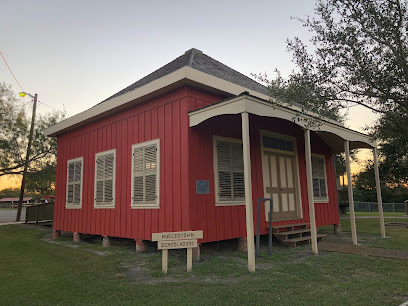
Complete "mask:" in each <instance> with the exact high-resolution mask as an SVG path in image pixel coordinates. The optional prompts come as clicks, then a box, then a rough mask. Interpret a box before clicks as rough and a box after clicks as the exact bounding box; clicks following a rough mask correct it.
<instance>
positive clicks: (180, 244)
mask: <svg viewBox="0 0 408 306" xmlns="http://www.w3.org/2000/svg"><path fill="white" fill-rule="evenodd" d="M202 238H203V231H185V232H167V233H153V234H152V241H157V248H158V249H159V250H162V271H163V273H167V263H168V256H169V252H168V250H170V249H187V272H191V270H192V269H193V248H196V247H197V239H202Z"/></svg>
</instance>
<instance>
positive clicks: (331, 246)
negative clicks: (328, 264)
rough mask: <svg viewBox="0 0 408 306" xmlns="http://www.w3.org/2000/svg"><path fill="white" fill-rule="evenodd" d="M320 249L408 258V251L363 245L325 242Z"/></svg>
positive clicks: (382, 256)
mask: <svg viewBox="0 0 408 306" xmlns="http://www.w3.org/2000/svg"><path fill="white" fill-rule="evenodd" d="M319 250H320V251H327V252H338V253H347V254H356V255H364V256H372V257H381V258H390V259H400V260H408V251H403V250H391V249H380V248H369V247H366V246H363V245H352V244H344V243H333V242H323V243H320V244H319Z"/></svg>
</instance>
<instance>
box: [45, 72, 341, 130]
mask: <svg viewBox="0 0 408 306" xmlns="http://www.w3.org/2000/svg"><path fill="white" fill-rule="evenodd" d="M183 80H190V81H192V82H196V83H199V84H203V85H204V86H208V87H211V88H214V89H217V90H219V91H222V92H226V93H229V94H232V95H239V94H241V93H242V92H244V91H246V92H249V94H250V95H252V96H255V97H258V98H260V99H264V100H269V99H270V97H269V96H267V95H264V94H261V93H259V92H256V91H253V90H250V89H248V88H246V87H242V86H240V85H237V84H234V83H231V82H229V81H226V80H223V79H220V78H218V77H215V76H212V75H210V74H207V73H204V72H201V71H198V70H196V69H193V68H191V67H188V66H185V67H182V68H180V69H179V70H176V71H174V72H172V73H170V74H168V75H165V76H164V77H161V78H159V79H157V80H154V81H152V82H150V83H148V84H146V85H144V86H142V87H139V88H136V89H135V90H132V91H129V92H127V93H124V94H122V95H120V96H117V97H115V98H112V99H110V100H108V101H105V102H103V103H100V104H97V105H95V106H94V107H92V108H90V109H88V110H86V111H83V112H81V113H79V114H76V115H74V116H72V117H69V118H67V119H65V120H63V121H61V122H60V123H57V124H56V125H53V126H51V127H49V128H48V129H46V130H45V131H44V134H45V135H46V136H56V135H58V134H61V133H62V132H66V131H69V130H72V129H74V128H76V127H79V126H81V125H84V124H86V123H88V122H92V121H94V120H97V119H100V118H101V117H105V116H107V115H109V114H111V113H113V112H115V111H117V110H119V109H123V108H125V107H128V106H130V104H129V105H126V104H128V103H130V102H132V104H138V103H141V102H143V101H145V99H146V98H147V97H146V96H148V95H149V94H153V93H155V92H159V91H160V90H163V89H164V88H166V87H168V86H171V85H173V84H175V83H177V82H180V81H183ZM143 97H144V98H145V99H144V100H143ZM288 107H289V108H291V109H293V110H295V111H300V110H301V108H299V107H297V106H294V105H291V106H288ZM327 120H328V121H330V122H333V123H336V124H341V123H338V122H336V121H334V120H331V119H327Z"/></svg>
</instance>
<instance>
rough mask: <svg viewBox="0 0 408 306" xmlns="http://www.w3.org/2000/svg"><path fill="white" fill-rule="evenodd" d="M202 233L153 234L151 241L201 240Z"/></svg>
mask: <svg viewBox="0 0 408 306" xmlns="http://www.w3.org/2000/svg"><path fill="white" fill-rule="evenodd" d="M202 238H203V231H185V232H167V233H153V234H152V241H163V240H185V239H202Z"/></svg>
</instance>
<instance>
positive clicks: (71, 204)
mask: <svg viewBox="0 0 408 306" xmlns="http://www.w3.org/2000/svg"><path fill="white" fill-rule="evenodd" d="M78 161H80V162H81V181H80V182H81V191H80V200H79V205H76V204H74V203H68V185H69V164H70V163H75V162H78ZM74 169H75V166H74ZM74 182H75V181H74ZM74 184H75V183H74ZM83 189H84V157H83V156H81V157H77V158H72V159H68V160H67V182H66V189H65V193H66V194H65V208H67V209H82V199H83Z"/></svg>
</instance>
